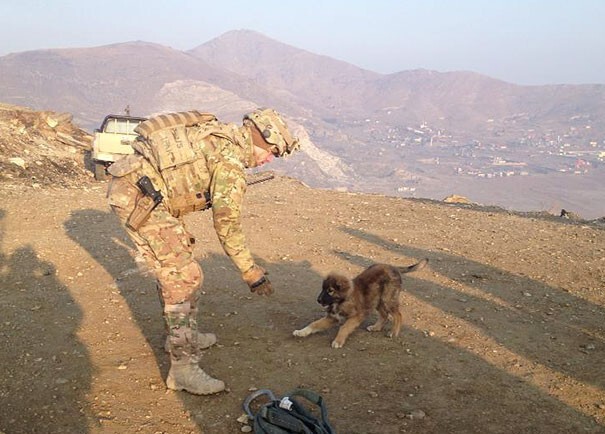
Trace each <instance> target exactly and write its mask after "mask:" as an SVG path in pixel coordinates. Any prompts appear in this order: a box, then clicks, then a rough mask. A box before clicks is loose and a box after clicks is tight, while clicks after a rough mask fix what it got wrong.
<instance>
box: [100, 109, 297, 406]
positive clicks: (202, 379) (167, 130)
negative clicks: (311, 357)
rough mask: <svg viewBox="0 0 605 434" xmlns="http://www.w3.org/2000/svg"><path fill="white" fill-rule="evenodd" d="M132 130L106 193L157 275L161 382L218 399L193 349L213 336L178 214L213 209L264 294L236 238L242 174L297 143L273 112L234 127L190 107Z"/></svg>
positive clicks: (237, 258)
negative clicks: (206, 328) (203, 328)
mask: <svg viewBox="0 0 605 434" xmlns="http://www.w3.org/2000/svg"><path fill="white" fill-rule="evenodd" d="M135 131H136V132H137V133H138V134H139V137H138V139H137V141H135V143H134V144H133V148H134V149H135V153H134V154H133V155H129V156H127V157H126V158H123V159H121V160H119V161H118V162H116V163H114V164H113V165H111V166H110V168H109V170H108V171H109V173H110V174H111V175H112V179H111V181H110V184H109V188H108V193H107V196H108V198H109V203H110V205H111V208H112V210H113V211H114V212H115V213H116V214H117V215H118V217H119V218H120V220H121V221H122V223H123V224H124V226H125V228H126V231H127V233H128V235H129V236H130V238H131V239H132V240H133V242H134V243H135V245H136V246H137V248H138V250H139V252H140V253H141V254H142V256H143V257H144V258H145V260H146V263H147V264H148V265H149V266H150V268H152V269H153V270H154V271H155V275H156V278H157V283H158V292H159V295H160V301H161V303H162V306H163V310H164V320H165V323H166V327H167V331H168V337H167V341H166V346H165V348H166V350H167V351H168V352H169V353H170V371H169V372H168V377H167V379H166V386H167V387H168V388H169V389H172V390H185V391H187V392H190V393H193V394H198V395H207V394H212V393H218V392H220V391H222V390H224V388H225V384H224V383H223V382H222V381H220V380H217V379H215V378H212V377H210V376H209V375H208V374H206V373H205V372H204V371H203V370H202V369H201V368H200V367H199V365H198V362H199V358H198V354H199V350H200V349H204V348H208V347H209V346H211V345H213V344H214V343H215V342H216V336H215V335H214V334H212V333H198V331H197V313H198V310H197V309H198V298H199V291H200V288H201V285H202V281H203V273H202V270H201V268H200V266H199V264H198V262H197V261H196V260H195V258H194V256H193V246H192V244H193V243H194V241H195V240H194V239H193V237H192V236H191V235H190V234H189V233H188V232H187V230H186V229H185V226H184V224H183V219H182V216H183V215H185V214H187V213H189V212H192V211H196V210H202V209H207V208H211V209H212V215H213V220H214V228H215V230H216V233H217V235H218V238H219V240H220V243H221V245H222V247H223V249H224V250H225V253H226V254H227V255H228V256H229V257H230V258H231V260H232V261H233V263H234V264H235V266H236V267H237V268H238V269H239V271H240V272H241V275H242V278H243V280H244V281H245V282H246V283H247V284H248V286H249V288H250V290H251V291H252V292H256V293H257V294H259V295H261V296H263V295H270V294H271V293H272V292H273V288H272V286H271V282H269V279H268V278H267V276H266V275H267V273H266V272H265V270H264V269H263V268H262V267H260V266H258V265H257V264H255V263H254V259H253V258H252V254H251V253H250V250H249V249H248V248H247V247H246V241H245V237H244V234H243V232H242V224H241V207H242V200H243V196H244V192H245V190H246V180H245V173H244V169H246V168H251V167H257V166H261V165H262V164H264V163H266V162H269V161H271V160H272V159H273V158H274V157H281V156H283V155H285V154H290V153H291V152H292V151H294V150H295V149H298V140H297V139H295V138H293V137H292V136H291V134H290V132H289V131H288V128H287V126H286V123H285V122H284V120H283V119H282V117H281V116H280V115H279V114H278V113H277V112H275V111H274V110H271V109H258V110H255V111H253V112H252V113H249V114H247V115H245V116H244V119H243V125H242V126H241V127H238V126H237V125H235V124H232V123H229V124H224V123H220V122H218V120H217V119H216V117H214V116H213V115H210V114H206V113H200V112H197V111H191V112H180V113H172V114H166V115H160V116H157V117H154V118H151V119H149V120H147V121H145V122H143V123H141V124H140V125H139V126H138V127H137V129H136V130H135Z"/></svg>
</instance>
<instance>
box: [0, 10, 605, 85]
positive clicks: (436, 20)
mask: <svg viewBox="0 0 605 434" xmlns="http://www.w3.org/2000/svg"><path fill="white" fill-rule="evenodd" d="M237 29H249V30H255V31H258V32H260V33H263V34H264V35H266V36H268V37H270V38H273V39H276V40H278V41H280V42H284V43H286V44H289V45H293V46H295V47H298V48H302V49H305V50H308V51H311V52H313V53H316V54H324V55H327V56H330V57H333V58H336V59H339V60H344V61H346V62H349V63H352V64H354V65H357V66H359V67H362V68H365V69H369V70H372V71H376V72H380V73H385V74H386V73H392V72H398V71H403V70H409V69H417V68H424V69H431V70H436V71H440V72H446V71H460V70H465V71H474V72H478V73H481V74H485V75H488V76H490V77H494V78H499V79H502V80H505V81H509V82H512V83H517V84H551V83H570V84H579V83H605V0H441V1H439V0H414V1H411V0H363V1H362V0H305V1H301V0H256V1H241V0H234V1H230V0H218V1H216V0H215V1H212V2H211V1H203V0H187V1H185V0H145V1H138V0H130V1H129V0H102V1H97V2H92V1H86V0H0V56H4V55H6V54H8V53H14V52H21V51H28V50H37V49H42V48H68V47H93V46H98V45H106V44H112V43H118V42H127V41H135V40H139V41H147V42H155V43H159V44H162V45H166V46H169V47H172V48H176V49H179V50H188V49H190V48H194V47H196V46H198V45H200V44H203V43H204V42H207V41H209V40H211V39H213V38H215V37H217V36H220V35H221V34H223V33H225V32H227V31H229V30H237ZM0 79H1V77H0Z"/></svg>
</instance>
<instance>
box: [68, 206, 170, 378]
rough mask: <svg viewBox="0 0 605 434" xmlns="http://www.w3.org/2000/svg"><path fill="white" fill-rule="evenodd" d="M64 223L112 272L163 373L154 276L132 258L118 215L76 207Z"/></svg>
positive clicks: (133, 251)
mask: <svg viewBox="0 0 605 434" xmlns="http://www.w3.org/2000/svg"><path fill="white" fill-rule="evenodd" d="M64 227H65V230H66V233H67V235H68V236H69V237H70V238H71V239H73V240H74V241H75V242H76V243H78V244H79V245H80V246H82V247H83V248H84V249H85V250H86V251H87V252H88V253H89V254H90V256H91V257H92V258H93V259H94V260H95V261H96V262H97V263H98V264H99V265H101V266H102V267H103V268H104V269H105V271H106V272H107V273H108V274H110V275H111V276H112V278H113V280H114V285H115V287H116V289H117V290H118V292H119V294H120V295H121V296H122V297H123V299H124V300H125V301H126V303H127V305H128V308H129V309H130V312H131V314H132V318H133V319H134V320H135V322H136V324H137V326H138V327H139V329H140V330H141V333H142V334H143V336H144V337H145V339H146V340H147V342H148V344H149V346H150V347H151V349H152V351H153V353H154V356H155V358H156V360H157V363H158V366H159V368H160V370H161V371H162V373H163V374H165V373H166V372H165V371H166V361H167V357H166V355H165V353H164V350H163V343H164V339H165V331H164V324H163V318H162V308H161V305H160V302H159V298H158V295H157V291H156V290H155V288H156V285H155V279H154V278H153V276H152V275H151V273H149V272H148V271H147V270H145V268H143V267H141V266H139V265H138V264H137V261H135V257H136V248H135V246H134V245H133V243H132V242H131V241H130V239H129V238H128V235H127V234H126V232H125V231H124V229H123V228H122V226H121V224H120V221H119V219H118V218H117V217H116V216H115V215H114V214H113V213H111V212H109V211H107V212H103V211H99V210H94V209H85V210H78V211H74V212H72V213H71V216H70V218H69V220H67V221H66V222H65V224H64Z"/></svg>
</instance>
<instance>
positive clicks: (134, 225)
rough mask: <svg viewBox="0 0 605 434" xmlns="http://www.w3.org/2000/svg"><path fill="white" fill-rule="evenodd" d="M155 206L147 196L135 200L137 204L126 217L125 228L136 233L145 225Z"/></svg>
mask: <svg viewBox="0 0 605 434" xmlns="http://www.w3.org/2000/svg"><path fill="white" fill-rule="evenodd" d="M156 206H157V203H156V202H155V201H154V200H153V199H152V198H151V197H149V196H140V197H139V198H138V200H137V204H136V206H135V208H134V210H132V213H130V216H128V220H126V226H127V227H128V228H130V229H132V230H133V231H138V230H139V228H140V227H141V226H142V225H143V223H145V222H146V221H147V220H148V219H149V216H150V215H151V211H153V209H154V208H155V207H156Z"/></svg>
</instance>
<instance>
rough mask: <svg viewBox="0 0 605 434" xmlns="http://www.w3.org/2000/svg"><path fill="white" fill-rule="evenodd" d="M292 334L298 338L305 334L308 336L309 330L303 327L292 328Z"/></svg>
mask: <svg viewBox="0 0 605 434" xmlns="http://www.w3.org/2000/svg"><path fill="white" fill-rule="evenodd" d="M292 334H293V335H294V336H296V337H299V338H304V337H305V336H309V335H310V334H311V332H310V331H309V330H308V329H307V328H306V327H305V328H304V329H300V330H294V331H293V332H292Z"/></svg>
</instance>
